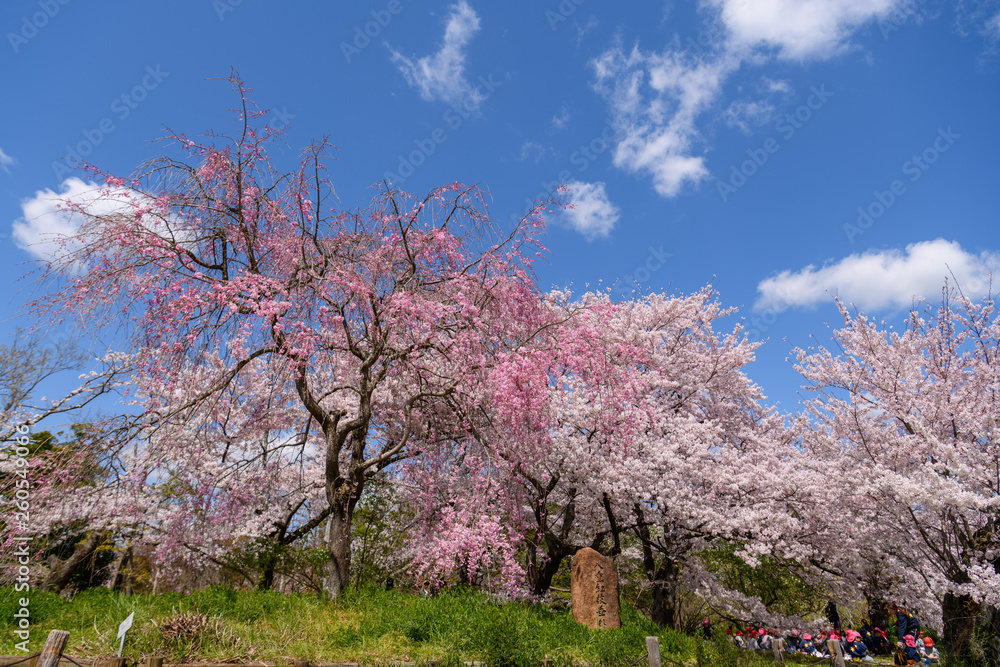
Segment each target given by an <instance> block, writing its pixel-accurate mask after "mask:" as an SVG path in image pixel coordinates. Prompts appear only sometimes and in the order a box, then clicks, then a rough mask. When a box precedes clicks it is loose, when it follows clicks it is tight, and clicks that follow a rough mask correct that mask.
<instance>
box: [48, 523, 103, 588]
mask: <svg viewBox="0 0 1000 667" xmlns="http://www.w3.org/2000/svg"><path fill="white" fill-rule="evenodd" d="M108 537H109V533H108V532H106V531H94V532H93V533H91V534H90V537H88V538H87V539H86V540H84V541H83V542H81V543H80V544H77V545H76V548H75V549H74V550H73V553H72V554H71V555H70V557H69V558H67V559H66V560H59V559H58V558H56V557H55V556H52V557H51V558H50V559H49V567H50V568H51V569H50V570H49V574H48V576H47V577H45V580H44V581H42V585H41V586H39V589H40V590H43V591H48V592H50V593H59V592H61V591H62V589H64V588H66V585H67V584H69V582H70V579H72V578H73V575H74V574H76V573H77V572H78V571H79V570H80V569H81V568H82V567H84V566H85V565H86V564H87V562H88V561H90V562H93V558H94V555H95V554H96V553H97V550H98V549H99V548H100V546H101V545H102V544H104V541H105V540H107V539H108Z"/></svg>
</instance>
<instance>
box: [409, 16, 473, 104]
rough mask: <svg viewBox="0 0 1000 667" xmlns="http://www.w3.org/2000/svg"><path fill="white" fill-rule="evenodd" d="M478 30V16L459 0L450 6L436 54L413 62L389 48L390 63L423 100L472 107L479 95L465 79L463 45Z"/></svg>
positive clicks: (465, 44) (467, 42) (466, 43)
mask: <svg viewBox="0 0 1000 667" xmlns="http://www.w3.org/2000/svg"><path fill="white" fill-rule="evenodd" d="M478 31H479V16H478V15H477V14H476V12H475V11H473V9H472V7H470V6H469V3H468V2H466V0H459V3H458V4H457V5H453V6H452V7H451V15H450V16H449V17H448V25H447V26H446V27H445V31H444V42H443V43H442V44H441V48H440V50H438V52H437V53H433V54H431V55H429V56H424V57H423V58H420V59H418V60H416V61H414V60H411V59H410V58H407V57H406V56H404V55H402V54H401V53H399V52H398V51H395V50H393V49H390V51H392V62H393V63H394V64H395V65H396V67H398V68H399V71H400V72H402V73H403V77H404V78H405V79H406V82H407V83H408V84H410V85H411V86H413V87H415V88H417V89H418V90H419V91H420V97H422V98H423V99H425V100H428V101H433V100H441V101H443V102H447V103H448V104H451V105H459V104H461V105H463V106H465V107H467V108H470V109H475V108H477V107H478V106H479V103H480V102H482V101H483V96H482V93H480V92H479V91H477V90H476V89H475V88H474V87H473V86H471V85H469V82H468V81H466V80H465V47H466V46H467V45H468V44H469V41H470V40H471V39H472V36H473V35H475V34H476V33H477V32H478Z"/></svg>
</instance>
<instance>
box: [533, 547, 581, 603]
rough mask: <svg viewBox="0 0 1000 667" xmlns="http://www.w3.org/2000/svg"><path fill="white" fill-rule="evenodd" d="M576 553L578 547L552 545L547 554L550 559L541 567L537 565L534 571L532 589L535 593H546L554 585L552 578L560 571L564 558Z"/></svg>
mask: <svg viewBox="0 0 1000 667" xmlns="http://www.w3.org/2000/svg"><path fill="white" fill-rule="evenodd" d="M574 553H576V548H573V547H571V548H566V546H565V545H559V546H555V545H550V546H549V551H548V553H547V554H546V555H547V556H548V560H547V561H545V562H544V563H543V564H542V566H541V567H536V568H535V569H534V571H533V574H534V577H533V581H532V582H531V590H532V592H533V593H534V594H535V595H544V594H545V593H546V591H548V590H549V587H550V586H551V585H552V578H553V577H554V576H556V574H557V573H558V572H559V567H560V566H561V565H562V562H563V559H565V558H566V557H567V556H572V555H573V554H574Z"/></svg>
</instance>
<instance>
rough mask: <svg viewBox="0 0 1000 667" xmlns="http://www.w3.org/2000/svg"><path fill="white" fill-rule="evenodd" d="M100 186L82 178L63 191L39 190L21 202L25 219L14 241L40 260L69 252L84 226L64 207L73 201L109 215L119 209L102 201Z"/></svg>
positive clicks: (69, 180) (69, 182) (64, 184)
mask: <svg viewBox="0 0 1000 667" xmlns="http://www.w3.org/2000/svg"><path fill="white" fill-rule="evenodd" d="M98 187H99V186H98V185H97V184H96V183H84V182H83V181H82V180H80V179H79V178H67V179H66V180H64V181H63V182H62V184H61V185H60V192H53V191H52V190H49V189H47V188H46V189H45V190H39V191H37V192H36V193H35V196H34V197H31V198H29V199H22V200H21V213H22V217H21V218H20V219H19V220H16V221H14V224H13V236H14V242H15V243H16V244H17V246H18V247H19V248H21V249H22V250H26V251H27V252H29V253H31V254H32V255H34V256H35V257H36V258H38V259H43V260H47V261H48V260H52V259H55V258H57V257H59V256H61V255H62V254H63V253H64V252H66V251H67V250H69V249H70V248H69V247H67V246H68V245H71V241H70V239H71V238H72V237H73V235H74V234H76V231H77V228H78V227H79V225H80V215H79V214H78V213H71V212H69V211H67V210H64V209H63V208H61V204H64V203H65V202H66V201H72V202H75V203H77V204H81V205H85V206H86V207H87V208H88V209H91V208H93V207H99V209H100V210H101V212H104V209H105V208H106V210H107V211H108V212H110V211H111V210H113V209H114V208H115V207H114V205H113V204H112V203H111V202H107V201H101V197H100V195H99V192H98Z"/></svg>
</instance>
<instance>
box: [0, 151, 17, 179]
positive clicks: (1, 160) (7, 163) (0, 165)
mask: <svg viewBox="0 0 1000 667" xmlns="http://www.w3.org/2000/svg"><path fill="white" fill-rule="evenodd" d="M15 164H17V160H15V159H14V158H12V157H11V156H9V155H7V154H6V153H4V152H3V149H2V148H0V169H3V170H4V171H5V172H7V173H8V174H9V173H10V167H13V166H14V165H15Z"/></svg>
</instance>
